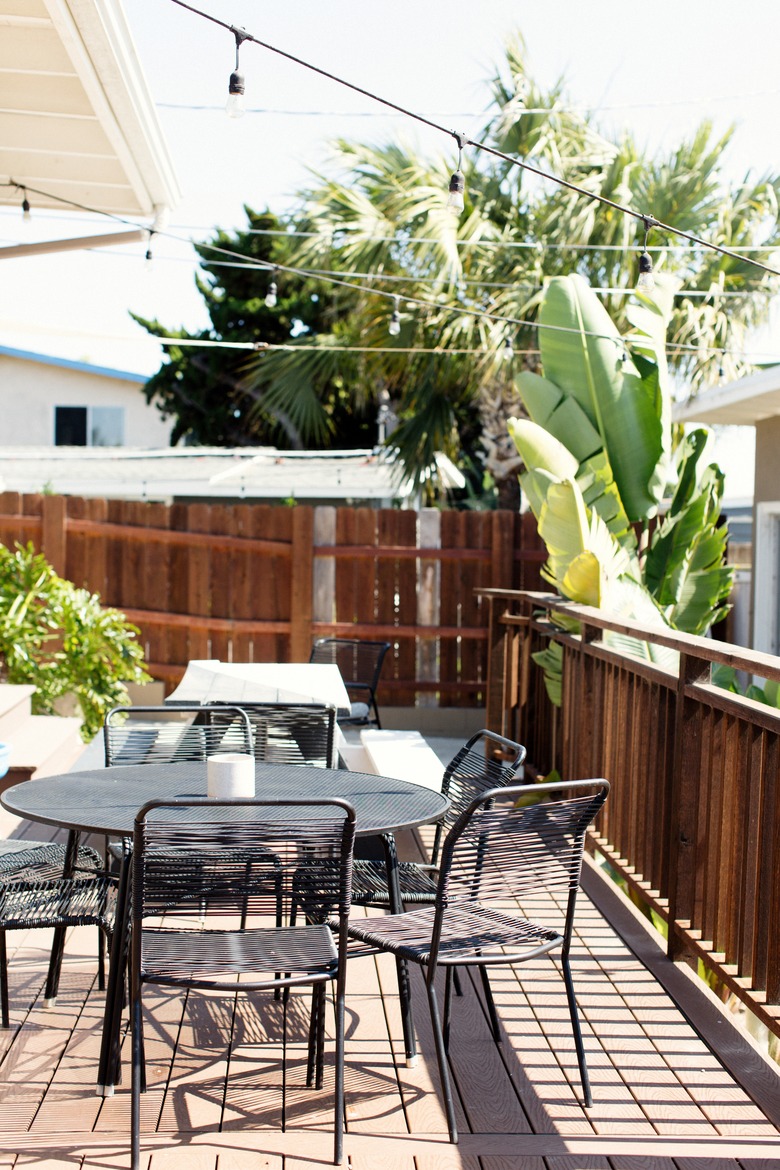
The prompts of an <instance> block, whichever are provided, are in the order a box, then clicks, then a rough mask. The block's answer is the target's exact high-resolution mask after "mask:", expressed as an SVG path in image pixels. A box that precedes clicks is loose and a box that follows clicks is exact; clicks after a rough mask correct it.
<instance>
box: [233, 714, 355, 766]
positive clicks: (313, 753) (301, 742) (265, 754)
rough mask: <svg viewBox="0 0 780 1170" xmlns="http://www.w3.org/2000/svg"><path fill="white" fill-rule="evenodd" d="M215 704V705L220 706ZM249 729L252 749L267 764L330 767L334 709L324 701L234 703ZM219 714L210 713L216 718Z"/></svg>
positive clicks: (332, 748)
mask: <svg viewBox="0 0 780 1170" xmlns="http://www.w3.org/2000/svg"><path fill="white" fill-rule="evenodd" d="M223 706H224V705H223V704H221V703H215V704H214V707H216V708H218V709H219V708H223ZM231 706H232V707H240V708H241V710H242V711H244V712H245V713H246V715H247V717H248V719H249V723H250V726H251V728H252V750H253V751H254V754H255V757H256V759H258V760H262V761H263V762H264V763H266V764H307V765H308V766H309V767H314V768H330V767H332V766H333V761H334V740H335V734H336V708H335V707H328V706H326V705H325V704H323V703H244V702H239V703H233V704H231ZM220 717H221V716H220V715H215V716H212V718H213V719H214V720H215V721H217V722H218V721H219V718H220Z"/></svg>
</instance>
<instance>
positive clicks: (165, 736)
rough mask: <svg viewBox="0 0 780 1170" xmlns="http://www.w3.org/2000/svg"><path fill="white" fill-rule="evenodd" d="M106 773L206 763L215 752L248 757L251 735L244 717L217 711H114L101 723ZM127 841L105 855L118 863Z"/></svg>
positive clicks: (180, 706)
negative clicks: (123, 767) (130, 766)
mask: <svg viewBox="0 0 780 1170" xmlns="http://www.w3.org/2000/svg"><path fill="white" fill-rule="evenodd" d="M103 748H104V751H105V760H106V767H107V768H112V767H118V766H121V765H123V764H160V763H171V764H177V763H179V764H181V763H186V762H187V761H189V760H202V761H205V760H206V759H207V758H208V757H209V756H211V755H214V754H216V753H219V752H240V753H241V754H242V755H252V754H253V751H254V748H253V742H252V729H251V726H250V723H249V719H248V717H247V715H246V713H245V712H244V711H242V710H241V708H239V707H235V706H231V707H228V706H222V707H220V709H219V714H217V713H216V709H215V708H214V707H212V706H202V705H201V704H198V703H177V704H175V705H172V706H165V705H163V706H157V707H114V708H112V710H111V711H109V712H108V714H107V715H106V718H105V720H104V722H103ZM129 846H130V841H129V839H127V840H124V841H122V842H117V841H109V842H108V843H107V848H108V852H109V854H110V855H111V856H112V857H115V858H117V857H120V856H121V854H122V851H123V850H126V849H128V848H129Z"/></svg>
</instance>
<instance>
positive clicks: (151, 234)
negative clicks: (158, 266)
mask: <svg viewBox="0 0 780 1170" xmlns="http://www.w3.org/2000/svg"><path fill="white" fill-rule="evenodd" d="M153 239H154V232H149V241H148V243H147V245H146V255H145V256H144V264H145V266H146V270H147V272H148V271H149V270H150V269H151V267H152V261H153V260H154V254H153V253H152V240H153Z"/></svg>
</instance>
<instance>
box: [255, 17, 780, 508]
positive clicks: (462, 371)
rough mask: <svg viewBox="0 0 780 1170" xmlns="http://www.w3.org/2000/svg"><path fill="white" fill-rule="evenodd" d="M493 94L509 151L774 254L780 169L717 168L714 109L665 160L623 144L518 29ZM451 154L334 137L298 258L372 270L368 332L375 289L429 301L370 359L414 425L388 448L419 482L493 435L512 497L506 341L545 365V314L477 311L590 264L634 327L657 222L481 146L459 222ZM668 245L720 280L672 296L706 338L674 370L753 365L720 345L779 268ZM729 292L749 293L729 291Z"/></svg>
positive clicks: (508, 305) (476, 458) (382, 340)
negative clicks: (552, 78) (639, 264)
mask: <svg viewBox="0 0 780 1170" xmlns="http://www.w3.org/2000/svg"><path fill="white" fill-rule="evenodd" d="M493 95H494V107H495V108H494V111H493V112H492V114H491V116H490V118H489V120H488V122H487V125H486V127H485V130H484V132H483V134H482V138H483V140H484V141H486V142H487V143H488V144H490V145H492V146H495V147H496V148H497V149H499V150H501V151H503V152H505V153H509V154H511V155H512V156H513V157H515V158H519V159H522V160H527V161H528V162H530V163H532V164H534V165H536V166H538V167H540V168H542V169H546V170H548V171H552V172H554V173H555V174H556V175H558V176H560V177H561V178H563V179H567V180H570V181H572V182H575V183H577V184H578V185H580V186H582V187H585V188H586V189H587V190H589V191H592V192H593V193H594V194H599V195H602V196H605V197H607V198H610V199H613V200H615V201H618V202H621V203H623V204H628V205H630V206H632V207H636V208H637V209H638V210H640V211H642V212H643V213H647V214H653V215H654V216H656V218H658V219H665V220H668V221H669V222H672V223H675V224H676V225H679V226H680V227H681V228H682V229H684V230H687V231H689V232H692V233H694V234H697V235H701V236H703V237H707V238H710V239H712V240H713V241H714V242H717V243H720V244H723V245H726V246H734V245H739V246H747V245H755V246H758V245H761V246H763V247H764V251H763V252H762V253H759V255H758V258H759V259H762V258H763V259H764V260H768V258H769V255H770V249H771V246H772V245H773V244H775V243H776V242H777V241H778V239H780V231H779V230H778V223H777V196H778V191H780V177H778V176H777V175H771V176H767V177H765V178H760V179H756V180H751V179H750V178H749V177H748V178H746V180H745V181H744V182H743V183H741V184H737V185H736V186H732V185H728V184H724V182H723V181H722V179H721V176H720V173H719V164H720V160H721V156H722V153H723V151H724V150H725V149H726V147H727V145H728V141H729V138H730V134H727V135H724V136H723V137H722V138H721V139H719V140H713V137H712V133H711V128H710V127H709V126H708V125H707V124H706V123H705V124H703V125H702V126H701V127H700V128H699V130H698V131H697V132H696V133H695V134H694V136H693V137H692V139H691V140H690V141H689V142H683V143H682V144H681V145H680V146H679V147H678V148H677V149H676V150H675V151H673V152H672V154H671V155H669V156H668V157H667V156H660V157H658V158H648V157H647V155H646V154H645V153H644V152H643V151H641V150H640V149H639V148H638V146H637V144H636V143H635V141H634V140H633V138H632V137H631V136H630V135H629V134H626V135H624V136H623V137H622V138H621V140H620V141H619V142H617V143H614V142H610V141H609V140H608V139H607V138H605V137H604V136H603V135H602V134H600V133H599V132H598V130H597V129H596V128H595V127H594V126H593V125H592V124H591V123H590V122H589V121H588V120H587V119H586V118H585V117H584V116H582V115H580V114H577V113H574V112H571V110H568V109H566V108H565V107H566V106H567V105H568V104H569V103H568V102H567V101H566V98H565V93H564V88H563V83H559V84H557V85H556V86H554V87H553V88H552V89H551V90H550V91H549V92H546V93H545V92H542V91H541V90H540V89H539V88H538V87H537V86H536V85H535V83H534V82H533V80H532V79H531V78H530V76H529V74H528V70H527V67H526V61H525V51H524V47H523V44H522V40H521V39H520V37H519V36H518V37H515V38H514V39H513V40H512V41H511V42H510V43H509V45H508V47H507V52H506V61H505V63H504V67H503V70H502V71H501V72H499V74H498V75H497V76H496V77H495V79H494V83H493ZM528 109H531V110H535V111H539V110H541V111H543V112H541V113H538V112H537V113H527V112H526V111H527V110H528ZM452 168H453V159H452V158H449V159H439V160H427V159H423V158H421V157H420V156H419V155H417V154H416V153H415V152H414V151H412V150H410V149H405V148H404V147H402V146H401V145H398V144H394V145H391V146H385V147H378V148H377V147H372V146H369V145H366V144H362V143H355V142H346V141H339V142H337V143H336V144H335V147H334V160H333V171H334V173H333V175H332V176H330V177H325V176H322V177H321V178H320V181H319V183H318V184H317V185H316V186H313V187H312V188H310V189H309V190H308V191H305V192H303V193H302V195H301V200H302V208H303V220H302V226H305V227H306V229H307V231H308V233H310V234H308V235H307V236H306V237H305V238H302V239H300V240H299V242H298V243H297V245H296V246H295V247H294V249H293V251H292V260H293V262H294V263H295V264H296V265H298V266H300V267H303V268H306V267H310V268H316V267H328V268H331V269H337V270H340V271H342V272H345V273H346V272H352V271H357V272H369V273H371V274H372V279H371V281H370V282H367V284H366V291H365V292H364V293H362V294H359V295H357V296H356V299H355V301H354V303H353V312H354V314H355V323H356V324H357V325H358V326H359V327H358V328H357V329H356V330H355V332H356V334H357V335H358V336H360V337H361V338H362V339H363V342H364V344H370V345H381V346H383V347H385V348H387V347H388V344H389V339H388V337H387V328H386V327H387V318H388V314H389V309H390V304H389V302H388V301H387V300H385V301H384V302H383V301H382V300H381V299H380V298H378V297H377V296H376V295H372V292H371V290H373V292H374V293H375V292H376V290H382V291H384V292H385V293H386V294H392V293H393V292H396V291H397V292H400V293H402V294H404V295H405V296H406V297H407V298H413V299H415V300H419V301H424V302H426V307H425V308H424V309H423V308H420V307H413V308H410V309H409V310H408V311H407V310H406V308H405V302H404V300H403V299H402V301H401V311H402V318H403V329H402V332H401V335H400V337H398V338H397V340H396V341H395V342H390V346H391V347H392V345H395V346H396V348H397V349H398V351H399V352H398V354H397V356H396V355H395V354H385V355H377V356H376V358H374V359H372V361H371V364H370V366H369V367H368V368H369V369H370V371H371V373H372V376H373V377H374V378H375V379H376V382H377V383H378V384H382V385H384V386H387V387H388V388H389V389H390V390H391V392H392V393H393V395H394V397H395V401H394V408H395V411H396V413H397V415H398V417H399V419H400V420H401V423H400V426H399V428H398V429H397V431H396V432H395V433H394V434H393V436H392V440H391V445H392V446H393V447H394V448H395V449H396V450H397V451H398V454H399V455H400V457H401V459H402V460H403V462H404V463H405V464H406V467H407V470H408V471H409V472H410V473H411V474H413V475H416V476H417V477H418V478H420V477H422V476H423V475H424V473H425V461H426V459H428V458H429V454H430V451H431V450H435V449H436V448H442V447H443V448H445V449H450V450H451V451H452V449H453V447H454V448H455V449H457V448H458V447H459V448H460V453H461V457H467V458H469V459H470V460H471V461H472V462H475V463H478V462H480V461H482V460H483V459H484V454H481V453H480V448H483V447H484V446H485V445H487V447H488V449H489V452H490V453H491V454H493V456H494V458H493V459H492V462H491V470H492V472H493V474H494V476H495V477H496V478H497V479H500V480H502V481H503V484H504V486H505V487H506V488H507V489H509V495H510V497H511V488H512V486H513V483H514V480H515V475H514V473H515V469H516V453H515V452H513V451H511V449H510V447H509V446H508V445H507V444H506V439H505V436H506V426H505V423H506V418H507V417H508V415H509V414H511V413H513V412H514V411H516V410H517V408H518V405H519V404H518V402H517V400H516V399H515V398H514V397H513V394H512V381H511V378H508V377H507V376H506V371H505V368H504V367H503V366H502V363H501V361H500V355H501V353H502V351H503V349H504V342H505V340H506V338H507V336H508V335H511V337H512V340H513V342H514V346H515V349H516V350H517V351H526V352H525V353H523V355H522V364H523V365H525V366H527V367H528V368H531V369H534V368H536V366H537V364H538V356H537V354H536V353H535V352H533V351H535V350H537V348H538V343H537V338H536V332H535V330H534V329H533V327H532V325H529V326H520V327H515V326H507V325H506V324H505V323H503V322H501V321H500V320H489V319H488V318H485V317H479V316H472V315H469V314H468V313H467V312H464V311H462V310H464V309H472V310H476V311H480V310H483V311H485V312H487V313H490V314H492V315H495V316H496V317H498V318H501V317H505V318H513V319H525V320H529V321H531V322H533V321H534V319H535V316H536V313H537V311H538V306H539V304H540V302H541V300H542V297H543V295H544V292H543V288H544V284H545V282H546V281H548V280H549V279H551V278H552V277H554V276H557V275H562V274H565V273H570V272H577V273H579V274H581V275H583V276H585V277H586V278H587V279H589V281H590V282H591V284H592V285H594V286H596V287H605V288H609V289H615V290H618V291H617V292H612V293H609V294H606V301H605V305H606V307H607V309H608V311H609V312H610V315H611V316H612V317H613V319H614V320H615V322H616V324H617V326H618V328H619V329H621V330H624V329H625V328H626V327H627V324H628V322H627V317H626V308H627V305H628V295H627V294H628V293H629V291H630V290H631V288H632V287H633V285H634V283H635V281H636V275H637V271H636V260H637V256H638V253H639V251H640V250H641V248H642V245H643V242H644V227H643V225H642V223H641V222H638V221H637V220H635V219H633V218H630V217H628V216H625V215H623V214H620V213H618V212H615V211H614V210H612V209H610V208H605V207H604V206H602V205H600V204H598V203H596V202H594V201H592V200H588V199H586V198H584V197H583V196H582V195H579V194H577V193H575V192H572V191H570V190H568V189H566V188H563V187H559V186H554V185H553V184H551V183H545V182H542V181H540V180H538V179H537V178H535V177H533V176H531V177H529V175H528V174H527V173H526V172H525V171H523V170H522V169H521V168H519V167H517V166H514V165H512V164H511V163H509V162H506V161H505V160H503V159H498V158H495V157H494V156H491V155H489V154H483V153H480V152H478V151H474V152H470V153H469V159H468V169H467V170H466V209H465V212H464V214H463V215H462V216H461V217H460V219H459V220H458V221H455V220H453V219H452V217H451V215H450V214H449V213H448V212H447V210H446V208H445V199H446V192H447V185H448V178H449V174H450V172H451V170H452ZM668 242H669V243H674V241H668ZM662 243H664V244H665V243H667V241H664V240H661V239H657V238H655V239H654V238H653V237H652V235H651V238H650V240H649V248H650V251H651V254H652V255H653V257H654V260H655V263H656V267H660V268H662V269H663V270H666V271H668V272H671V273H675V274H678V275H679V276H680V277H681V278H682V280H683V282H684V286H687V287H695V288H697V289H699V290H701V289H704V290H710V292H711V296H709V297H708V298H693V297H690V298H685V297H679V298H677V299H676V301H675V307H674V310H673V312H672V314H671V322H670V330H669V337H668V340H669V343H670V344H671V345H672V346H673V347H674V346H677V347H680V346H691V347H692V350H693V352H689V351H688V350H682V349H680V350H678V352H677V353H676V354H674V357H673V363H672V364H673V368H674V370H675V371H676V372H679V374H680V375H681V376H684V377H685V379H686V381H687V383H688V385H690V387H692V388H693V389H694V390H695V389H696V388H697V386H698V385H700V384H701V383H702V382H703V381H705V380H706V379H707V378H708V377H710V376H711V374H712V372H713V371H714V369H716V368H718V367H719V366H720V365H721V364H723V365H724V367H725V368H726V371H727V373H728V374H729V375H736V374H738V373H740V372H742V371H743V370H744V369H745V363H744V362H742V361H740V360H739V359H738V358H736V357H734V356H733V355H732V354H731V353H730V352H729V354H727V355H726V356H724V355H723V352H722V351H725V350H728V351H732V350H735V351H737V352H739V351H740V350H741V349H742V347H743V343H744V339H745V335H746V332H747V330H748V329H749V328H750V327H752V326H753V325H755V324H756V323H757V322H758V321H759V320H762V319H764V318H765V316H766V313H767V311H768V306H769V301H770V298H771V295H772V293H773V291H774V290H775V289H776V288H777V281H776V280H772V279H770V278H769V277H768V276H767V274H765V273H763V272H761V270H760V269H757V268H755V267H753V266H751V265H749V264H747V263H745V262H744V261H736V260H733V259H731V258H728V257H723V256H720V255H718V254H717V253H714V252H711V251H706V252H703V251H701V250H694V249H691V248H689V247H687V246H686V247H684V248H683V249H682V250H681V251H679V252H678V251H668V252H667V251H662V252H659V251H658V250H657V247H655V248H654V245H656V246H657V245H659V244H662ZM578 245H583V246H584V247H583V248H582V249H579V248H578V247H577V246H578ZM615 249H618V250H615ZM398 278H403V280H402V281H398ZM724 293H739V294H743V295H740V296H739V297H734V298H730V299H728V301H727V300H726V299H725V297H724V296H723V294H724ZM408 347H416V348H417V349H418V350H423V349H425V350H434V351H436V352H437V353H438V354H440V355H441V356H439V357H436V358H435V360H434V361H432V360H431V358H430V356H429V355H427V354H425V355H424V354H422V353H419V354H408V355H407V354H404V353H402V352H401V351H402V350H403V349H406V348H408ZM456 350H465V351H471V352H467V353H462V354H459V355H458V357H457V359H455V358H454V357H453V356H450V357H446V356H444V355H446V354H449V355H453V351H456ZM528 351H530V352H528ZM305 360H306V359H305V358H304V357H303V355H301V356H300V357H299V358H297V359H296V358H294V359H293V362H292V364H293V366H294V364H295V362H296V361H298V362H300V368H301V369H304V368H305V366H304V362H305ZM275 361H278V359H276V358H274V357H273V356H268V357H266V356H262V357H261V358H259V359H258V360H257V362H256V368H257V370H258V371H259V370H262V371H263V374H262V378H263V385H264V387H265V389H266V391H268V390H269V389H270V388H271V387H274V385H276V388H277V389H279V387H278V384H276V383H275V380H274V376H273V365H274V362H275ZM515 364H516V365H519V364H521V360H520V358H517V359H515ZM285 374H286V378H287V387H288V390H289V391H290V392H291V391H292V388H293V386H294V381H295V379H294V374H293V371H292V369H291V368H290V366H289V365H288V366H287V367H286V370H285ZM251 382H252V376H251V375H250V383H251ZM431 388H433V390H434V391H437V390H438V393H436V392H433V393H432V392H431ZM477 414H478V415H479V416H480V423H481V425H480V426H478V427H475V426H473V424H472V420H473V419H474V417H475V415H477ZM464 422H465V423H466V429H467V430H469V431H470V433H471V436H472V442H473V440H474V439H476V440H477V442H476V443H474V444H473V445H472V446H471V447H469V446H467V445H466V442H465V441H464V440H465V435H464V434H463V429H464ZM480 431H481V434H480ZM491 448H492V452H491V451H490V449H491Z"/></svg>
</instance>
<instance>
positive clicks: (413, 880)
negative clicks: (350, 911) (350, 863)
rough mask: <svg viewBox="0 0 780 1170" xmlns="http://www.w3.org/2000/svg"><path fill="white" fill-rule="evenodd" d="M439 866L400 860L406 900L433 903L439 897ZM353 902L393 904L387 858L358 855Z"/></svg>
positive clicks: (399, 876)
mask: <svg viewBox="0 0 780 1170" xmlns="http://www.w3.org/2000/svg"><path fill="white" fill-rule="evenodd" d="M436 873H437V871H436V869H435V868H434V867H433V866H422V865H419V864H418V863H417V862H416V861H399V862H398V880H399V883H400V886H401V897H402V899H403V900H404V902H411V903H416V902H426V903H428V902H433V901H434V899H435V897H436ZM352 888H353V891H354V894H353V899H352V901H353V904H354V905H356V906H389V905H390V895H389V892H388V889H387V866H386V865H385V863H384V861H372V860H370V859H368V858H366V859H364V858H357V857H356V858H355V868H354V870H353V873H352Z"/></svg>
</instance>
